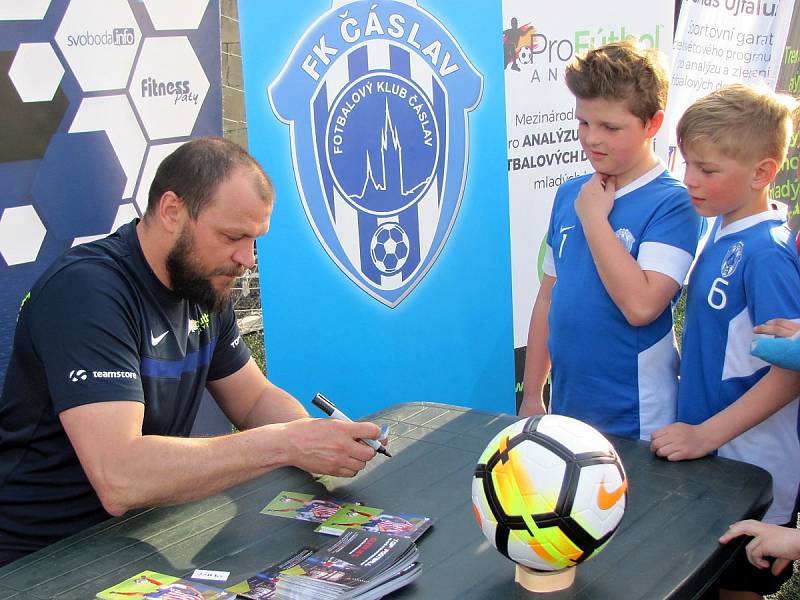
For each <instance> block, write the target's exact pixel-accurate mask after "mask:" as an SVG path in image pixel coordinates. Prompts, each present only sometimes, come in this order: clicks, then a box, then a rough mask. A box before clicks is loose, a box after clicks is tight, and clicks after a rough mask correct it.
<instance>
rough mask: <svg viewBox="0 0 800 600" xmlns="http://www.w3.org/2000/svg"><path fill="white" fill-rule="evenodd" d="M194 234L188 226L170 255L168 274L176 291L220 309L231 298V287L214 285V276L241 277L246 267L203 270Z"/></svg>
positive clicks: (207, 307) (210, 308) (209, 308)
mask: <svg viewBox="0 0 800 600" xmlns="http://www.w3.org/2000/svg"><path fill="white" fill-rule="evenodd" d="M193 253H194V238H193V236H192V235H191V234H190V233H189V231H188V227H184V229H183V231H182V232H181V235H180V237H179V238H178V241H177V242H175V245H174V246H173V247H172V250H170V252H169V254H168V255H167V262H166V267H167V274H168V275H169V281H170V286H171V288H172V291H173V292H175V293H176V294H177V295H179V296H180V297H182V298H185V299H186V300H188V301H189V302H193V303H195V304H198V305H200V307H202V308H203V309H204V310H207V311H208V312H210V313H219V312H221V311H222V308H223V307H224V306H225V303H226V302H227V301H228V298H230V295H231V290H230V287H228V288H226V289H225V290H223V291H219V290H217V289H216V288H215V287H214V284H213V283H212V282H211V278H212V277H214V276H215V275H230V276H235V277H239V276H241V275H242V273H243V269H237V268H235V267H231V268H228V269H214V270H212V271H210V272H203V271H202V270H201V268H200V267H199V266H198V265H197V263H196V262H195V261H194V260H193V259H192V254H193Z"/></svg>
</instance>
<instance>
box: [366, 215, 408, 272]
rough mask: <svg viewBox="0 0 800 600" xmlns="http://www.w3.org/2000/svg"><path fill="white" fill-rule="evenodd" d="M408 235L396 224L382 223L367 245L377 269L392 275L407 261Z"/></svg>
mask: <svg viewBox="0 0 800 600" xmlns="http://www.w3.org/2000/svg"><path fill="white" fill-rule="evenodd" d="M409 246H410V242H409V239H408V234H407V233H406V232H405V231H404V230H403V228H402V227H400V225H398V224H397V223H383V224H382V225H381V226H379V227H378V229H377V230H375V233H374V234H373V235H372V240H371V241H370V244H369V254H370V256H371V257H372V262H373V264H374V265H375V266H376V267H377V269H378V270H379V271H380V272H381V273H383V274H385V275H392V274H394V273H396V272H397V271H399V270H400V269H402V268H403V265H405V264H406V261H407V260H408V249H409Z"/></svg>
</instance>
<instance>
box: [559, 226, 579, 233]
mask: <svg viewBox="0 0 800 600" xmlns="http://www.w3.org/2000/svg"><path fill="white" fill-rule="evenodd" d="M570 229H575V225H570V226H569V227H562V228H561V231H560V233H564V232H565V231H569V230H570Z"/></svg>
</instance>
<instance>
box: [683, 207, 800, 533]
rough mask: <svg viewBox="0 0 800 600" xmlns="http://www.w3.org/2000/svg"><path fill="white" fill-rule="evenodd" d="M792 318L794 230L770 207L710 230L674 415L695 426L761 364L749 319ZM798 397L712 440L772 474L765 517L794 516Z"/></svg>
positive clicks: (695, 280)
mask: <svg viewBox="0 0 800 600" xmlns="http://www.w3.org/2000/svg"><path fill="white" fill-rule="evenodd" d="M779 317H782V318H787V319H797V318H800V264H799V263H798V258H797V251H796V250H795V247H794V237H793V235H792V232H791V231H790V230H789V228H788V227H787V226H786V222H785V221H784V220H783V219H782V218H781V216H780V215H779V214H778V213H777V212H772V211H769V212H763V213H760V214H757V215H753V216H751V217H747V218H745V219H741V220H739V221H736V222H734V223H732V224H730V225H729V226H727V227H725V228H722V229H720V220H719V219H717V223H716V224H715V226H714V228H713V229H712V231H711V233H710V236H709V240H708V243H707V244H706V246H705V248H704V249H703V252H702V253H701V254H700V256H699V258H698V259H697V263H696V264H695V267H694V269H693V270H692V275H691V278H690V279H689V293H688V297H687V301H686V317H685V324H684V335H683V345H682V351H681V371H680V372H681V381H680V387H679V391H678V420H679V421H682V422H684V423H690V424H692V425H696V424H699V423H702V422H703V421H705V420H706V419H708V418H709V417H711V416H713V415H715V414H717V413H718V412H720V411H722V410H723V409H725V408H727V407H728V406H730V405H731V404H733V403H734V402H735V401H736V400H738V399H739V398H740V397H741V396H742V395H743V394H744V393H745V392H747V390H749V389H750V388H751V387H753V386H754V385H755V384H756V383H757V382H758V381H759V380H760V379H761V378H762V377H763V376H764V375H765V374H766V373H767V371H768V370H769V367H770V365H769V364H768V363H766V362H764V361H763V360H761V359H759V358H756V357H754V356H752V355H751V354H750V346H751V342H752V341H753V326H754V325H759V324H761V323H764V322H765V321H767V320H769V319H775V318H779ZM799 426H800V421H798V401H797V400H796V399H795V400H794V401H793V402H791V403H790V404H789V405H787V406H785V407H784V408H783V409H781V410H780V411H778V412H777V413H775V414H774V415H772V416H771V417H769V418H768V419H766V420H765V421H763V422H761V423H760V424H758V425H756V426H755V427H753V428H752V429H750V430H749V431H746V432H745V433H743V434H741V435H740V436H738V437H736V438H734V439H733V440H731V441H730V442H728V443H727V444H725V445H723V446H721V447H720V449H719V451H718V454H719V456H724V457H727V458H734V459H737V460H741V461H744V462H748V463H751V464H754V465H758V466H760V467H762V468H764V469H766V470H767V471H769V472H770V474H771V475H772V482H773V496H774V500H773V503H772V506H771V507H770V509H769V511H767V515H766V516H765V518H764V519H765V520H766V521H768V522H770V523H787V522H789V521H793V520H794V518H795V517H796V516H797V515H796V510H797V508H796V501H797V492H798V484H800V468H798V465H800V437H798V435H799V430H798V427H799Z"/></svg>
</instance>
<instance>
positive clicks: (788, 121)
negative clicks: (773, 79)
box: [677, 83, 797, 163]
mask: <svg viewBox="0 0 800 600" xmlns="http://www.w3.org/2000/svg"><path fill="white" fill-rule="evenodd" d="M796 109H797V101H796V100H795V99H794V98H792V97H791V96H788V95H786V94H777V93H775V92H773V91H772V90H771V89H769V88H768V87H766V86H757V87H756V86H752V85H745V84H743V83H733V84H730V85H726V86H723V87H721V88H719V89H718V90H715V91H713V92H711V93H710V94H708V95H706V96H703V97H702V98H699V99H698V100H696V101H695V102H694V103H693V104H692V105H691V106H690V107H689V108H687V109H686V112H684V113H683V116H681V118H680V121H678V131H677V133H678V147H679V148H680V149H681V152H684V154H685V149H686V148H691V147H692V146H693V145H694V144H697V143H707V144H711V145H713V146H714V147H715V148H716V149H717V150H719V151H720V152H721V153H722V154H724V155H725V156H727V157H728V158H733V159H735V160H739V161H742V160H761V159H764V158H774V159H775V160H776V161H778V163H783V160H784V158H786V151H787V150H788V148H789V141H790V139H791V137H792V118H793V117H792V115H793V113H794V111H795V110H796Z"/></svg>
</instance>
